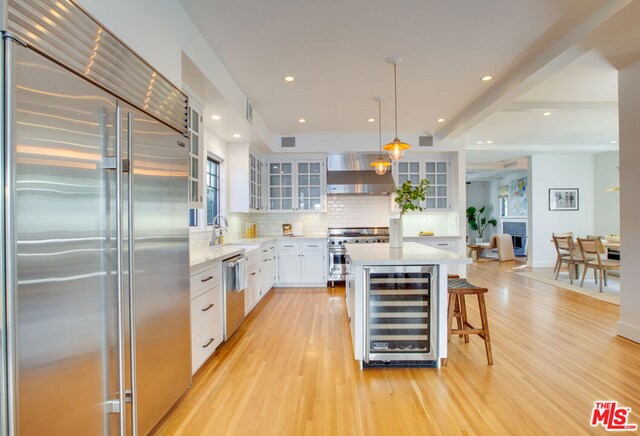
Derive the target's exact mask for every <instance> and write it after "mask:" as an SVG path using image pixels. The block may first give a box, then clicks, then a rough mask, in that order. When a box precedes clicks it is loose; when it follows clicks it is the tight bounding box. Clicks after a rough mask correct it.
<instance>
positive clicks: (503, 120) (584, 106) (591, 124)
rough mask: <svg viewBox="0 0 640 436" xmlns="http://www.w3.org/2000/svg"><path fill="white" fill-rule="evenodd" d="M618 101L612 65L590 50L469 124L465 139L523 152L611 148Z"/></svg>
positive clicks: (477, 146)
mask: <svg viewBox="0 0 640 436" xmlns="http://www.w3.org/2000/svg"><path fill="white" fill-rule="evenodd" d="M617 101H618V73H617V70H616V69H615V68H614V67H613V66H611V65H610V64H609V62H608V61H607V59H605V58H604V57H603V56H602V55H601V54H600V53H599V52H598V51H596V50H592V51H590V52H588V53H586V54H585V55H583V56H581V57H580V58H578V59H577V60H576V61H575V62H573V63H571V64H569V65H567V66H566V67H565V68H563V69H561V70H560V71H558V72H557V73H555V74H554V75H552V76H550V77H549V78H547V79H546V80H545V81H543V82H541V83H540V84H539V85H537V86H535V87H534V88H533V89H531V90H530V91H528V92H526V93H525V94H523V95H522V96H520V97H519V98H518V99H516V101H515V102H514V103H513V104H512V105H510V106H509V107H507V108H506V109H505V110H503V111H500V112H496V113H494V114H492V115H491V116H489V117H488V118H487V119H486V120H484V121H483V122H481V123H480V124H478V125H476V126H475V127H473V128H472V129H470V130H469V131H468V132H467V134H466V144H467V146H468V148H469V149H475V150H493V151H497V150H506V149H509V150H520V151H521V152H527V154H531V153H535V152H552V151H560V152H566V151H573V150H575V151H585V150H586V151H593V152H597V151H606V150H615V149H617V148H618V146H617V143H612V141H617V140H618V108H617ZM543 112H551V115H549V116H542V113H543ZM487 141H491V142H492V144H487ZM480 142H482V143H481V144H480Z"/></svg>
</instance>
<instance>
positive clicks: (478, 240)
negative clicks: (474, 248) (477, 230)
mask: <svg viewBox="0 0 640 436" xmlns="http://www.w3.org/2000/svg"><path fill="white" fill-rule="evenodd" d="M483 243H484V238H476V244H483Z"/></svg>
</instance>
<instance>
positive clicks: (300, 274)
mask: <svg viewBox="0 0 640 436" xmlns="http://www.w3.org/2000/svg"><path fill="white" fill-rule="evenodd" d="M326 284H327V245H326V240H325V239H318V240H304V241H291V242H290V241H280V242H279V243H278V286H283V287H297V286H301V287H322V286H326Z"/></svg>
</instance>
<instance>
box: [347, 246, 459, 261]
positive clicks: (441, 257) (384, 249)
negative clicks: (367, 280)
mask: <svg viewBox="0 0 640 436" xmlns="http://www.w3.org/2000/svg"><path fill="white" fill-rule="evenodd" d="M346 247H347V253H349V256H350V257H351V264H352V265H354V266H355V265H416V264H417V265H438V264H449V265H453V264H470V263H471V259H470V258H468V257H466V256H462V255H460V254H456V253H451V252H449V251H444V250H439V249H437V248H433V247H428V246H426V245H424V244H419V243H417V242H405V243H404V245H403V247H402V248H390V247H389V245H388V244H365V245H361V244H346Z"/></svg>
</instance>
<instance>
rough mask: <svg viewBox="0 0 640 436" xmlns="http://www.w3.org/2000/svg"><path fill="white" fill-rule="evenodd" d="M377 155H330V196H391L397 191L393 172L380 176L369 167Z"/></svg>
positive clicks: (328, 159)
mask: <svg viewBox="0 0 640 436" xmlns="http://www.w3.org/2000/svg"><path fill="white" fill-rule="evenodd" d="M376 159H378V155H377V154H330V155H329V156H328V157H327V194H328V195H390V194H391V193H393V192H394V191H395V189H396V186H395V182H394V181H393V176H392V175H391V172H390V171H389V172H387V173H385V174H383V175H378V174H376V172H375V171H374V169H373V168H372V167H371V166H370V165H369V163H370V162H372V161H374V160H376Z"/></svg>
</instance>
